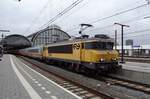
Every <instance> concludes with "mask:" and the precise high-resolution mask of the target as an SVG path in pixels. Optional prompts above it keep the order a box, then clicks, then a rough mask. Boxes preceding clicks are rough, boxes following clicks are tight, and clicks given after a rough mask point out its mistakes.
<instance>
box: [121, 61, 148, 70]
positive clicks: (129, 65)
mask: <svg viewBox="0 0 150 99" xmlns="http://www.w3.org/2000/svg"><path fill="white" fill-rule="evenodd" d="M121 65H122V66H123V69H127V70H133V71H139V72H147V73H150V63H139V62H125V64H121Z"/></svg>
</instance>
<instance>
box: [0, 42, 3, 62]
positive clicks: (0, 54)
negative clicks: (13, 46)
mask: <svg viewBox="0 0 150 99" xmlns="http://www.w3.org/2000/svg"><path fill="white" fill-rule="evenodd" d="M2 56H3V47H2V45H0V58H2ZM0 60H1V59H0Z"/></svg>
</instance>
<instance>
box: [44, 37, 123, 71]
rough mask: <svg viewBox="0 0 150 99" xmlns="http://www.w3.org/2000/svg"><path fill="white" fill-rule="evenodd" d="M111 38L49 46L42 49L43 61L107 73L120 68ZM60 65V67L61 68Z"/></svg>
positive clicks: (76, 68)
mask: <svg viewBox="0 0 150 99" xmlns="http://www.w3.org/2000/svg"><path fill="white" fill-rule="evenodd" d="M113 45H114V43H113V40H112V39H111V38H86V39H77V40H71V41H65V42H59V43H54V44H50V45H47V46H45V47H44V49H43V59H44V60H47V61H49V62H59V63H60V64H63V65H64V63H67V67H68V68H71V69H75V70H78V71H81V70H83V71H84V70H85V71H86V70H87V69H88V70H93V71H97V72H109V71H114V70H118V69H120V68H121V66H120V65H118V57H119V54H118V52H117V51H116V50H113ZM63 65H62V66H63Z"/></svg>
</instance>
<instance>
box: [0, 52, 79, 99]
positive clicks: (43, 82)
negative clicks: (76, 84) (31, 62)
mask: <svg viewBox="0 0 150 99" xmlns="http://www.w3.org/2000/svg"><path fill="white" fill-rule="evenodd" d="M0 99H81V98H80V97H79V96H77V95H75V94H73V93H71V92H70V91H68V90H66V89H64V88H62V87H60V86H59V85H57V84H56V83H55V82H53V81H51V80H49V79H48V78H46V77H45V76H43V75H41V74H40V73H38V72H36V71H35V70H33V69H31V68H29V67H28V66H27V65H26V64H24V63H22V62H21V61H20V60H19V59H17V58H16V57H15V56H13V55H4V56H3V58H2V61H0Z"/></svg>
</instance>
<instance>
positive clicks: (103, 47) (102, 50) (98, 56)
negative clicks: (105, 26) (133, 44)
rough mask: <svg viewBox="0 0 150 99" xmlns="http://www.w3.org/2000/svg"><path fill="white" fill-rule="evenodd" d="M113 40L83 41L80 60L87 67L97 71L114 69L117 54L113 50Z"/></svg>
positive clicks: (116, 63)
mask: <svg viewBox="0 0 150 99" xmlns="http://www.w3.org/2000/svg"><path fill="white" fill-rule="evenodd" d="M113 45H114V44H113V41H112V40H110V39H107V40H106V39H105V40H94V41H87V42H84V49H83V50H82V61H84V63H83V64H85V65H86V66H87V67H88V68H90V69H94V70H98V71H107V72H108V71H116V70H117V69H118V68H121V66H119V65H118V57H119V54H118V52H117V51H116V50H113Z"/></svg>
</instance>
